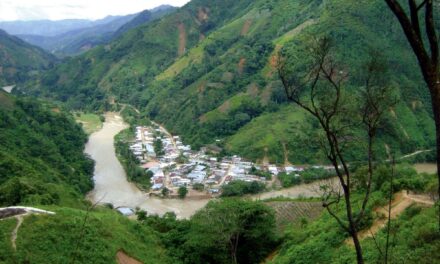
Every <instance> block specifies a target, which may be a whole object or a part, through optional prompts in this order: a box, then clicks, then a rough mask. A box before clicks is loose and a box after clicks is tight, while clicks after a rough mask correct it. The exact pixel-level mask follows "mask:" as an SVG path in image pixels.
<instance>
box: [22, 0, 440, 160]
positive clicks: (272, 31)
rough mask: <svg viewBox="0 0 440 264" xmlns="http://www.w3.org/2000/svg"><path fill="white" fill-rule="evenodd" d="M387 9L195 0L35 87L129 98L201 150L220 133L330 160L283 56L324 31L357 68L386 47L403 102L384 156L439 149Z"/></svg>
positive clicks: (264, 149) (75, 102)
mask: <svg viewBox="0 0 440 264" xmlns="http://www.w3.org/2000/svg"><path fill="white" fill-rule="evenodd" d="M385 9H386V5H385V3H384V1H380V0H375V1H363V2H361V3H358V4H356V5H355V4H353V3H351V2H346V1H342V0H338V1H333V2H331V3H330V2H326V1H321V0H313V1H305V0H300V1H294V2H292V1H289V0H271V1H266V0H258V1H248V0H246V1H230V0H228V1H221V3H220V2H204V1H199V0H197V1H191V2H190V3H189V4H188V5H186V6H185V7H183V8H182V9H179V10H177V11H176V12H175V13H173V14H172V15H169V16H165V17H163V18H162V19H160V20H157V21H155V22H152V23H150V24H148V25H144V26H140V27H137V28H135V29H132V30H130V31H129V32H127V33H126V34H124V35H122V36H121V37H120V38H119V39H117V40H115V41H114V42H112V43H111V44H110V45H108V46H107V47H97V48H95V49H92V50H91V51H89V52H87V53H85V54H84V55H82V56H78V57H75V58H72V59H70V60H68V61H67V62H66V63H63V64H61V65H59V66H58V67H56V68H55V69H54V70H51V71H48V72H47V73H45V74H43V75H42V76H40V82H38V83H29V86H28V87H27V88H26V91H28V92H30V93H35V94H39V95H43V96H48V97H54V98H55V99H57V100H60V101H63V102H66V104H67V105H68V106H69V107H71V108H74V109H89V110H94V111H96V110H106V109H110V108H111V106H110V105H109V103H108V102H109V101H112V100H113V98H114V99H116V103H129V104H131V105H134V106H136V107H137V108H138V109H139V110H140V113H141V114H140V115H142V116H145V115H147V116H148V117H149V118H151V119H153V120H156V121H158V122H160V123H161V124H164V125H165V126H166V127H167V129H169V130H170V131H171V132H172V133H173V134H179V135H181V136H182V138H183V140H184V141H185V143H187V144H191V145H192V146H193V147H195V148H198V147H201V146H203V145H204V144H208V143H213V142H215V140H216V139H222V142H225V143H224V146H223V147H225V148H226V150H225V151H230V152H232V153H234V154H240V155H241V156H244V157H247V158H249V159H252V160H262V159H263V158H267V159H268V160H269V161H270V162H274V163H278V164H282V163H284V162H285V161H289V162H291V163H309V164H312V163H321V162H323V161H324V160H325V156H324V155H323V153H321V151H320V149H319V146H318V145H316V144H304V143H303V142H305V140H307V139H308V136H309V135H311V132H313V131H315V130H316V124H315V123H313V122H312V121H311V120H310V119H309V118H307V115H304V113H303V112H301V111H300V110H299V109H298V108H296V107H292V106H290V105H288V104H287V102H286V101H287V100H286V96H285V94H284V90H283V88H282V85H281V83H280V81H279V79H278V76H277V74H276V69H275V61H276V54H277V52H278V51H280V50H282V49H283V48H289V47H298V48H299V47H302V46H305V45H306V41H305V40H308V39H310V38H311V36H319V35H322V34H326V35H330V36H331V37H332V38H333V39H334V40H335V42H336V46H337V47H336V56H335V60H336V61H337V62H338V63H339V62H342V63H339V64H341V65H343V66H344V67H345V68H347V69H360V68H361V67H360V65H362V63H364V62H365V61H366V58H367V55H368V53H369V51H370V50H381V51H383V57H384V58H385V61H386V62H387V64H388V65H389V66H390V67H389V68H390V69H391V70H390V72H389V74H388V75H387V76H386V78H387V79H388V80H390V82H391V83H392V86H394V87H396V90H397V94H398V97H399V99H400V102H399V104H398V105H396V107H395V108H393V109H391V110H390V112H389V113H387V122H386V124H385V127H384V128H381V130H380V131H379V134H380V135H379V138H378V144H377V145H378V146H379V147H378V148H379V149H378V151H377V153H378V154H379V157H380V158H384V157H386V148H385V143H386V144H387V145H388V146H389V148H391V149H393V150H396V151H397V154H396V155H397V156H400V155H403V154H407V153H411V152H414V151H416V150H420V149H426V148H430V146H432V145H433V144H434V138H435V137H434V126H433V122H432V113H431V110H430V107H429V106H430V100H429V95H428V94H427V92H426V89H424V88H423V86H424V83H423V82H422V78H421V75H420V73H419V70H418V68H417V64H416V61H415V59H414V57H412V56H411V52H409V50H410V47H409V46H408V45H407V44H406V41H405V37H404V35H403V34H402V32H401V30H397V29H396V30H386V28H387V27H384V26H383V25H394V24H396V23H395V18H394V17H393V15H392V14H391V12H384V10H385ZM225 10H228V11H227V12H226V11H225ZM145 58H148V60H145ZM305 60H306V58H303V57H301V58H298V64H300V65H302V63H305ZM361 74H362V73H361V72H359V71H357V70H352V71H350V73H349V80H348V81H349V83H350V85H349V86H350V89H359V87H361V86H362V85H363V84H362V82H361V78H360V76H361ZM74 77H75V78H74ZM147 87H148V88H147ZM269 124H270V125H269ZM383 131H390V132H391V133H387V134H389V135H388V136H385V133H383ZM351 156H352V159H353V160H359V159H360V158H361V153H359V151H357V150H353V153H352V155H351Z"/></svg>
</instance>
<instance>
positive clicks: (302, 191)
mask: <svg viewBox="0 0 440 264" xmlns="http://www.w3.org/2000/svg"><path fill="white" fill-rule="evenodd" d="M127 127H128V126H127V124H125V123H124V121H123V120H122V118H121V117H120V116H119V115H118V114H116V113H107V114H106V121H105V122H104V125H103V127H102V129H101V130H99V131H98V132H95V133H93V134H92V135H91V136H90V138H89V142H88V143H87V145H86V150H85V152H86V153H87V154H89V155H90V156H91V157H92V158H93V159H94V160H95V162H96V165H95V172H94V181H95V188H94V190H93V191H92V192H90V193H89V194H88V198H89V199H90V200H91V201H92V202H94V203H96V202H98V203H100V204H104V203H111V204H113V206H114V207H120V206H123V207H130V208H136V207H139V208H141V209H143V210H146V211H147V212H148V213H150V214H158V215H163V214H164V213H166V212H170V211H173V212H175V213H176V215H177V217H179V218H188V217H190V216H192V215H193V214H194V213H195V212H196V211H197V210H199V209H201V208H202V207H204V206H205V205H206V204H207V203H208V202H209V200H210V199H208V198H206V199H198V200H188V199H187V200H180V199H161V198H156V197H149V196H148V195H147V194H145V193H143V192H142V191H140V190H139V189H138V188H137V187H136V185H134V184H132V183H130V182H128V181H127V177H126V174H125V171H124V169H123V167H122V165H121V164H120V163H119V160H118V159H117V157H116V155H115V149H114V145H113V143H114V142H113V141H114V136H115V135H116V134H118V133H119V132H120V131H122V130H124V129H125V128H127ZM321 184H322V182H317V183H313V184H305V185H300V186H296V187H292V188H288V189H283V190H279V191H272V192H267V193H263V194H260V195H254V196H251V198H252V199H267V198H273V197H278V196H285V197H291V198H297V197H313V196H317V190H318V188H319V186H320V185H321Z"/></svg>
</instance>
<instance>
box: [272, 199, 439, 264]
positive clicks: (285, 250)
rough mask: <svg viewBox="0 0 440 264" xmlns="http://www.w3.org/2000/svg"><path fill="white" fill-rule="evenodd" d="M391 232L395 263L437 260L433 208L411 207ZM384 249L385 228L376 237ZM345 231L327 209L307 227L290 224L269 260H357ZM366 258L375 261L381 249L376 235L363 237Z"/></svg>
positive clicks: (396, 221)
mask: <svg viewBox="0 0 440 264" xmlns="http://www.w3.org/2000/svg"><path fill="white" fill-rule="evenodd" d="M393 227H394V228H396V233H395V235H393V236H392V238H391V239H392V241H393V244H394V245H395V246H394V248H393V249H392V255H391V256H390V259H392V260H393V263H403V262H404V263H426V264H428V263H435V261H436V260H438V258H439V257H440V256H439V252H440V250H439V249H440V238H439V237H438V235H436V229H437V227H436V216H435V210H434V208H424V209H420V208H417V206H413V207H410V208H409V209H407V210H406V211H405V213H403V214H402V215H401V216H400V217H399V218H398V219H397V220H394V221H393ZM376 239H377V241H378V243H380V245H381V247H382V250H383V248H384V245H385V239H386V237H385V232H384V230H382V231H381V232H379V233H378V234H377V237H376ZM344 240H345V237H344V235H343V232H342V231H341V230H340V228H338V226H337V224H336V222H335V221H334V219H332V218H331V217H330V216H329V215H328V214H327V213H325V214H324V215H323V216H322V217H321V218H320V219H319V220H318V221H315V222H312V223H310V224H308V225H306V226H305V227H303V228H301V229H299V228H295V227H293V228H291V229H290V231H288V233H287V239H286V242H285V243H284V244H283V246H282V247H281V250H280V251H279V253H278V255H277V256H276V257H275V259H274V260H273V261H271V262H270V263H274V264H275V263H277V264H281V263H304V264H305V263H355V262H356V256H355V253H354V249H353V247H352V246H349V245H346V244H345V243H344ZM362 247H363V252H364V257H365V261H366V262H367V263H376V262H377V260H378V259H379V253H378V250H377V248H376V246H375V244H374V241H373V239H371V238H368V239H364V240H363V241H362Z"/></svg>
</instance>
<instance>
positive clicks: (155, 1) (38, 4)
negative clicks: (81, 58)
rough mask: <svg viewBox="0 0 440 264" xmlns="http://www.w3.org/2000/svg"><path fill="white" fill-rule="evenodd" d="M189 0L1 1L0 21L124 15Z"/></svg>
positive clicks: (179, 4)
mask: <svg viewBox="0 0 440 264" xmlns="http://www.w3.org/2000/svg"><path fill="white" fill-rule="evenodd" d="M187 2H189V0H0V21H13V20H40V19H50V20H60V19H67V18H69V19H70V18H85V19H100V18H103V17H106V16H108V15H126V14H132V13H137V12H140V11H142V10H145V9H151V8H154V7H156V6H159V5H163V4H169V5H173V6H183V5H184V4H186V3H187Z"/></svg>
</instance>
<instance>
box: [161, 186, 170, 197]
mask: <svg viewBox="0 0 440 264" xmlns="http://www.w3.org/2000/svg"><path fill="white" fill-rule="evenodd" d="M169 193H170V190H169V189H168V188H167V187H164V188H163V189H162V195H163V196H164V197H167V196H168V194H169Z"/></svg>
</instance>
